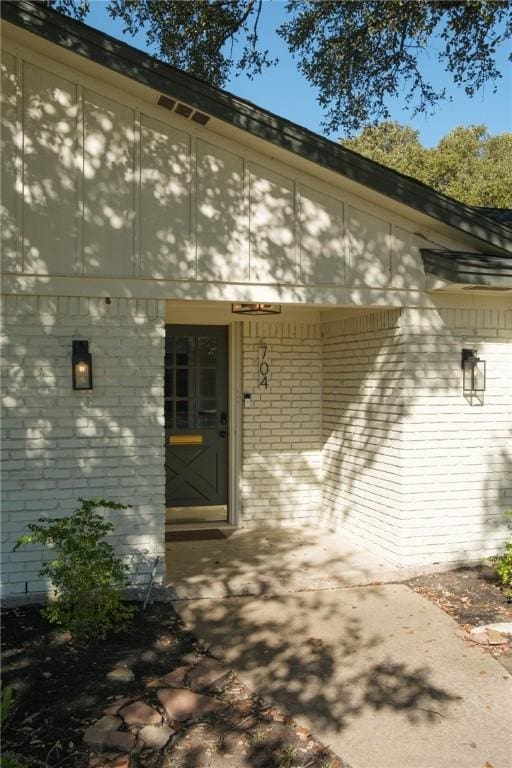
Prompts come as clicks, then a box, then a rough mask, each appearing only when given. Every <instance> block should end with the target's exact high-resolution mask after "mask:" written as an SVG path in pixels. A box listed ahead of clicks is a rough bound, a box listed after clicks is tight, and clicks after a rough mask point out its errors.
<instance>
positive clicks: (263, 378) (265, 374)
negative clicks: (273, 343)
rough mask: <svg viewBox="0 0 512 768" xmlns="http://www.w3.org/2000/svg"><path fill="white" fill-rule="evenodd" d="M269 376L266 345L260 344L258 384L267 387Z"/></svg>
mask: <svg viewBox="0 0 512 768" xmlns="http://www.w3.org/2000/svg"><path fill="white" fill-rule="evenodd" d="M269 377H270V361H269V359H268V346H267V345H266V344H262V345H261V346H260V347H258V386H259V387H262V388H264V389H268V384H269Z"/></svg>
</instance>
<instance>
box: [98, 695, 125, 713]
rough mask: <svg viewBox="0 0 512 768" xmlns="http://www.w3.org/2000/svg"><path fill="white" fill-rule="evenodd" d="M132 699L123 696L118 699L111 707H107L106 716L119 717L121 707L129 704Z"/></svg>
mask: <svg viewBox="0 0 512 768" xmlns="http://www.w3.org/2000/svg"><path fill="white" fill-rule="evenodd" d="M130 701H132V699H130V698H129V697H127V696H123V697H122V698H120V699H116V700H115V701H114V702H112V704H110V706H108V707H105V709H104V710H103V714H104V715H117V713H118V712H119V710H120V709H121V707H124V705H125V704H128V703H129V702H130Z"/></svg>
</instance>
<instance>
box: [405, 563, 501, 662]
mask: <svg viewBox="0 0 512 768" xmlns="http://www.w3.org/2000/svg"><path fill="white" fill-rule="evenodd" d="M406 583H407V584H408V586H410V587H411V588H412V589H414V590H415V591H416V592H419V594H421V595H423V596H424V597H426V598H428V599H429V600H431V601H432V602H433V603H435V604H436V605H438V606H439V607H440V608H442V610H443V611H445V612H446V613H448V614H450V616H452V617H453V618H454V619H455V621H456V622H457V623H458V624H460V626H461V627H463V629H465V630H466V631H467V632H469V631H470V630H471V629H473V628H474V627H478V626H482V625H484V624H496V623H499V622H509V621H512V602H511V601H510V600H509V599H507V597H506V596H505V592H504V589H503V588H502V586H501V585H500V583H499V581H498V579H497V577H496V573H495V571H494V570H493V569H492V568H490V567H488V566H485V565H479V566H474V567H467V568H458V569H456V570H454V571H446V572H445V573H435V574H431V575H428V576H418V577H417V578H415V579H411V580H410V581H408V582H406ZM481 647H482V648H483V649H484V650H486V651H487V652H489V653H491V654H492V655H493V656H495V658H496V659H497V660H498V661H499V662H500V663H501V664H503V666H504V667H505V668H506V669H507V670H508V671H509V672H511V673H512V647H511V643H510V642H509V643H508V644H507V645H499V646H481Z"/></svg>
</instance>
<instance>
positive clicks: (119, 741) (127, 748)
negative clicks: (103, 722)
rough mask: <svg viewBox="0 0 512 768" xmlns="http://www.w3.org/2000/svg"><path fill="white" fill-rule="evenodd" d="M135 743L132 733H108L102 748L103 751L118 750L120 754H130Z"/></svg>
mask: <svg viewBox="0 0 512 768" xmlns="http://www.w3.org/2000/svg"><path fill="white" fill-rule="evenodd" d="M136 743H137V739H136V737H135V736H134V735H133V733H128V732H127V731H110V733H107V734H105V740H104V742H103V747H104V748H105V749H118V750H119V751H120V752H131V751H132V749H134V747H135V744H136Z"/></svg>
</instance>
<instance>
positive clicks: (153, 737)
mask: <svg viewBox="0 0 512 768" xmlns="http://www.w3.org/2000/svg"><path fill="white" fill-rule="evenodd" d="M174 733H176V731H174V730H173V729H172V728H169V726H168V725H165V723H164V724H163V725H145V726H144V728H141V730H140V731H139V739H141V740H142V741H143V742H144V744H145V745H146V746H147V747H151V749H163V748H164V747H165V745H166V744H167V742H168V741H169V739H170V738H171V736H172V735H173V734H174Z"/></svg>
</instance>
